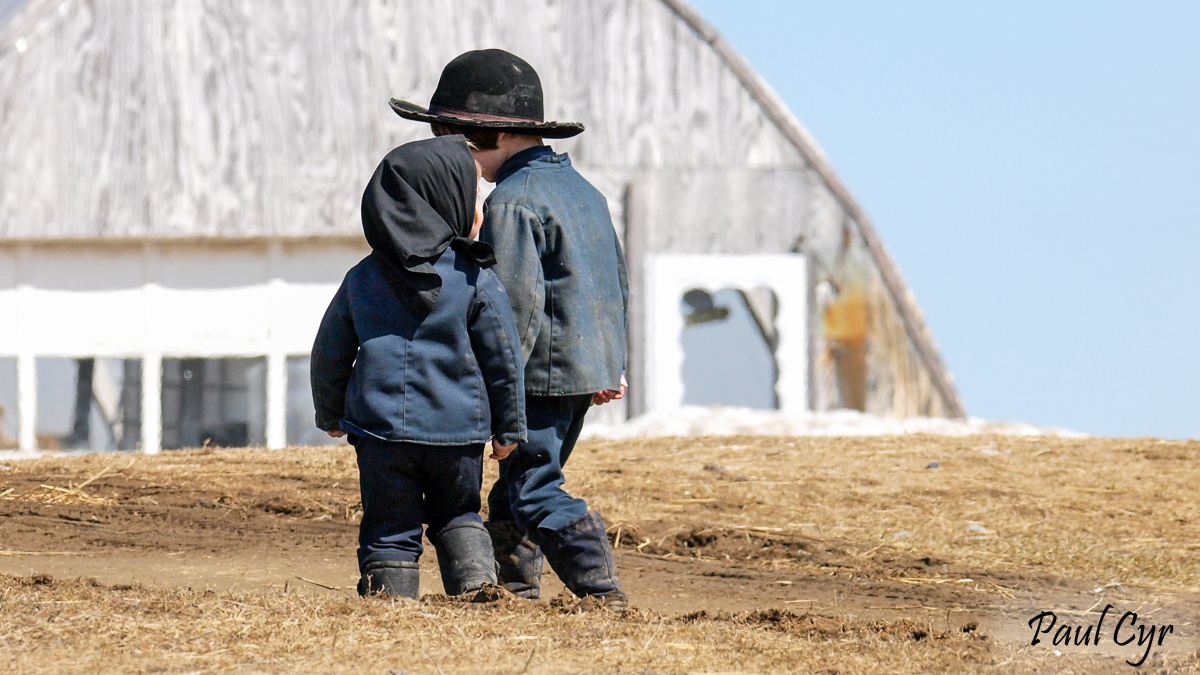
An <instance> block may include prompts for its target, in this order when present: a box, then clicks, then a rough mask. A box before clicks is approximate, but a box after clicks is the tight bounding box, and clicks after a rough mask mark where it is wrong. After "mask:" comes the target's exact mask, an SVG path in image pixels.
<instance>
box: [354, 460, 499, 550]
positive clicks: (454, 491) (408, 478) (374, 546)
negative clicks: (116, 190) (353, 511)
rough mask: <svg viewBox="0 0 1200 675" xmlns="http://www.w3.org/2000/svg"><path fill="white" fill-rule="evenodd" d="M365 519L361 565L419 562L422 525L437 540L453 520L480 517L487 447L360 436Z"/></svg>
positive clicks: (360, 539) (361, 528)
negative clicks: (396, 440) (443, 529)
mask: <svg viewBox="0 0 1200 675" xmlns="http://www.w3.org/2000/svg"><path fill="white" fill-rule="evenodd" d="M355 441H356V443H355V451H356V453H357V454H358V474H359V478H358V480H359V485H360V488H361V491H362V505H363V519H362V523H361V524H360V525H359V531H358V566H359V569H360V570H361V569H363V567H364V566H365V565H366V564H367V563H372V562H383V561H398V562H416V561H417V559H419V558H420V557H421V553H422V552H424V547H422V546H421V529H422V528H421V525H422V524H428V525H429V537H430V538H431V539H432V538H434V537H436V536H437V535H438V533H439V532H441V531H442V528H444V527H446V526H447V525H449V524H451V523H460V522H463V521H475V522H477V523H482V522H483V519H482V518H480V517H479V507H480V499H479V491H480V488H481V487H482V485H483V445H458V446H437V445H421V444H418V443H406V442H399V443H393V442H389V441H381V440H379V439H377V438H371V437H369V436H359V437H356V438H355Z"/></svg>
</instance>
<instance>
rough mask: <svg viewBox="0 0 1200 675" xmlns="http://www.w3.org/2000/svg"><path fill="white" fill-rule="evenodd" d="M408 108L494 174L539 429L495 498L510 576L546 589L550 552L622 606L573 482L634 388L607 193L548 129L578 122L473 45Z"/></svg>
mask: <svg viewBox="0 0 1200 675" xmlns="http://www.w3.org/2000/svg"><path fill="white" fill-rule="evenodd" d="M392 108H393V109H394V110H395V111H396V113H397V114H399V115H400V116H402V117H406V118H408V119H414V120H419V121H424V122H429V123H431V124H432V125H433V130H434V133H435V134H437V135H439V136H443V135H445V134H452V133H462V134H464V135H466V137H467V138H468V139H469V140H470V141H471V142H472V151H473V152H474V155H475V158H476V160H477V161H478V162H479V163H480V166H481V168H482V174H483V177H484V178H485V179H487V180H489V181H491V182H494V183H496V189H495V190H494V191H493V192H492V194H491V195H490V196H489V197H488V199H487V203H486V205H485V207H484V209H485V210H484V221H483V229H482V231H481V234H480V239H481V240H482V241H485V242H488V243H490V244H492V246H494V247H495V250H496V258H497V263H496V267H495V270H496V274H497V275H498V276H499V277H500V279H501V281H503V282H504V285H505V287H506V288H507V289H508V292H509V301H510V302H511V305H512V311H513V315H514V317H515V319H516V325H517V329H518V331H519V333H520V337H521V347H522V351H523V354H524V357H525V395H526V411H527V414H528V421H529V439H528V441H522V442H521V443H519V444H518V445H517V448H516V450H515V451H514V452H513V453H512V454H511V455H509V456H508V457H507V458H506V459H504V460H502V461H501V462H500V478H499V480H497V481H496V484H495V485H494V486H493V487H492V491H491V493H490V495H489V496H488V509H489V511H488V523H487V528H488V530H489V531H490V532H491V536H492V544H493V546H494V547H495V552H496V558H497V561H498V562H499V565H500V582H501V583H502V584H504V585H505V586H507V587H508V588H509V590H511V591H513V592H515V593H517V594H519V595H523V596H525V597H529V598H536V597H538V595H539V593H540V580H541V571H542V569H541V568H542V555H543V553H544V555H545V559H546V560H548V561H549V562H550V566H551V567H552V568H553V569H554V571H555V572H556V573H557V574H558V576H559V578H561V579H562V580H563V583H565V584H566V586H567V587H568V588H569V589H571V591H572V592H574V593H575V594H576V595H578V596H580V597H583V596H588V595H591V596H596V597H600V598H602V599H603V600H604V602H605V604H606V605H607V606H608V607H609V608H611V609H614V610H621V609H623V608H624V607H625V596H624V594H623V593H622V592H621V586H620V581H619V579H618V577H617V570H616V566H615V564H614V562H613V556H612V548H611V546H610V545H609V541H608V535H607V533H606V529H605V526H604V521H603V519H602V518H601V517H600V514H599V513H595V512H589V511H588V509H587V504H586V502H584V501H583V500H582V499H578V498H576V497H572V496H571V495H570V494H568V493H567V492H566V490H565V489H563V482H564V479H563V473H562V469H563V465H565V464H566V462H567V459H568V458H569V457H570V454H571V451H572V449H573V448H574V446H575V442H576V440H577V439H578V437H579V432H580V429H581V428H582V426H583V419H584V415H585V414H586V413H587V410H588V408H589V407H590V406H591V405H593V404H602V403H607V402H608V401H611V400H613V399H617V398H621V397H622V396H623V395H624V391H625V384H624V378H623V375H622V373H623V371H624V365H625V320H626V313H627V311H628V303H629V291H628V280H627V275H626V270H625V258H624V254H623V253H622V251H621V246H620V244H619V243H618V241H617V237H616V232H615V231H614V229H613V225H612V220H611V218H610V216H609V213H608V203H607V202H606V201H605V199H604V196H603V195H601V194H600V192H599V191H598V190H596V189H595V188H594V187H592V185H591V184H590V183H588V182H587V181H586V180H585V179H584V178H583V177H582V176H580V175H579V173H578V172H577V171H575V169H574V168H572V167H571V160H570V158H568V157H567V156H566V155H560V154H556V153H555V152H554V151H553V150H551V149H550V148H549V147H548V146H546V145H543V143H542V139H543V138H567V137H570V136H574V135H576V134H579V133H581V132H582V131H583V126H582V125H580V124H571V123H566V124H564V123H559V122H546V121H544V116H543V106H542V86H541V82H540V80H539V78H538V76H537V73H536V72H534V70H533V68H532V67H531V66H530V65H529V64H528V63H526V62H525V61H523V60H521V59H520V58H518V57H516V56H514V55H512V54H510V53H508V52H505V51H501V50H498V49H489V50H482V51H473V52H467V53H466V54H463V55H461V56H459V57H458V58H456V59H454V60H453V61H451V62H450V64H449V65H447V66H446V68H445V70H444V71H443V72H442V77H441V81H440V82H439V83H438V87H437V91H435V92H434V94H433V98H432V100H431V102H430V105H429V108H428V109H426V108H422V107H420V106H417V105H414V104H412V103H407V102H404V101H397V100H395V99H393V100H392Z"/></svg>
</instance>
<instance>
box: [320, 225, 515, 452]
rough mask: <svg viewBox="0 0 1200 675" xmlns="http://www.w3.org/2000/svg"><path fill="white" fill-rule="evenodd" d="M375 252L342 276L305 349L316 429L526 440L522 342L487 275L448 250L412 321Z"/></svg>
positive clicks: (406, 437)
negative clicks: (428, 305)
mask: <svg viewBox="0 0 1200 675" xmlns="http://www.w3.org/2000/svg"><path fill="white" fill-rule="evenodd" d="M382 264H383V263H382V262H381V261H379V260H378V259H377V258H376V256H375V254H372V255H369V256H367V257H366V258H364V259H363V261H362V262H360V263H359V264H358V265H356V266H355V267H354V269H352V270H350V271H349V272H348V273H347V274H346V279H345V281H343V282H342V286H341V288H339V289H338V292H337V295H335V296H334V298H333V302H332V303H330V305H329V309H328V310H326V312H325V318H324V319H323V320H322V321H321V328H320V330H319V331H318V333H317V339H316V342H315V343H314V344H313V350H312V366H311V374H312V391H313V403H314V404H315V405H316V410H317V426H318V427H319V428H321V429H324V430H326V431H329V430H334V429H339V428H340V429H342V430H343V431H346V432H349V433H353V434H359V435H361V436H373V437H375V438H379V439H382V440H385V441H409V442H412V443H422V444H425V445H469V444H473V443H483V442H486V441H487V440H488V439H490V438H492V437H493V436H494V437H495V438H496V439H497V440H498V441H499V442H500V443H502V444H505V445H508V444H512V443H516V442H518V441H524V440H526V426H525V396H524V378H523V374H522V369H521V354H520V352H519V351H518V350H519V349H520V340H519V338H518V337H517V330H516V327H515V326H514V325H513V320H512V314H511V313H510V312H509V305H508V299H507V297H506V294H505V292H504V287H503V286H501V285H500V281H499V279H497V278H496V275H495V274H493V273H492V271H491V270H486V269H480V268H479V267H478V266H477V265H475V264H473V263H471V262H468V261H467V260H466V259H464V258H461V257H458V256H457V255H456V254H455V252H454V251H453V250H452V249H446V251H445V253H443V254H442V256H441V258H439V259H438V261H437V263H436V264H435V265H434V269H435V270H436V271H437V273H438V274H439V275H441V277H442V290H441V293H440V295H439V296H438V299H437V303H436V304H435V305H434V307H433V309H432V310H431V311H430V313H429V316H427V317H426V318H425V319H424V320H421V319H418V318H417V317H416V315H414V314H413V313H412V312H411V311H410V310H409V309H408V307H407V306H406V305H405V304H404V303H402V302H401V301H400V299H399V298H398V297H397V296H396V293H395V292H394V291H393V290H392V287H391V286H390V285H388V283H387V281H386V279H385V278H384V276H383V271H382V269H381V266H382Z"/></svg>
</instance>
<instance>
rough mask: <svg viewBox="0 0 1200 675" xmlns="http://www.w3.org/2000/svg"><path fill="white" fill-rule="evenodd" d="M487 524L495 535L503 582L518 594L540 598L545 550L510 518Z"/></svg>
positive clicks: (495, 549) (532, 598)
mask: <svg viewBox="0 0 1200 675" xmlns="http://www.w3.org/2000/svg"><path fill="white" fill-rule="evenodd" d="M484 524H485V525H487V531H488V534H490V535H492V549H493V550H494V551H495V553H496V566H497V569H498V571H499V575H500V585H501V586H504V587H505V588H507V589H508V590H509V591H510V592H511V593H513V594H514V595H519V596H521V597H522V598H527V599H529V600H537V599H538V598H539V597H541V594H542V560H543V558H542V549H540V548H538V547H537V545H536V544H534V543H533V542H532V541H530V540H529V537H527V536H525V534H524V533H523V532H521V528H519V527H517V524H516V523H514V522H512V521H510V520H489V521H488V522H487V523H484Z"/></svg>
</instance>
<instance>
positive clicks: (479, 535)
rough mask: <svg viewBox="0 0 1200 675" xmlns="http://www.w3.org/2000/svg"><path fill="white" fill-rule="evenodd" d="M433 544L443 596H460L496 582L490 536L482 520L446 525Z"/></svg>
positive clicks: (494, 560) (494, 561)
mask: <svg viewBox="0 0 1200 675" xmlns="http://www.w3.org/2000/svg"><path fill="white" fill-rule="evenodd" d="M433 547H434V548H435V549H437V557H438V567H439V568H441V570H442V587H443V588H445V589H446V595H462V594H464V593H470V592H473V591H478V590H479V589H480V588H483V585H484V584H494V583H496V559H495V558H494V557H493V556H492V539H491V537H489V536H488V531H487V528H485V527H484V526H483V524H482V523H475V522H469V521H468V522H465V523H458V524H455V525H447V526H446V527H444V528H442V531H441V532H438V534H437V537H436V538H434V540H433Z"/></svg>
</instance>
